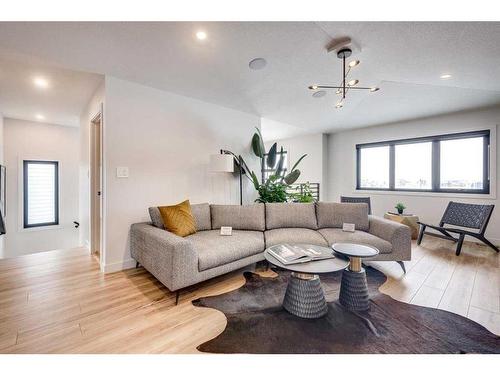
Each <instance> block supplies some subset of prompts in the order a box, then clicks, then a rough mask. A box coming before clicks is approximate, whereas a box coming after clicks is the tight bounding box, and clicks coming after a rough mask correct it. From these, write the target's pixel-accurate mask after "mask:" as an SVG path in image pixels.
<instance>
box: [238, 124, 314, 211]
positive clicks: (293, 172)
mask: <svg viewBox="0 0 500 375" xmlns="http://www.w3.org/2000/svg"><path fill="white" fill-rule="evenodd" d="M256 129H257V132H256V133H255V134H254V135H253V137H252V151H253V153H254V154H255V155H256V156H257V157H259V158H260V165H261V172H262V175H261V182H259V179H258V177H257V175H256V174H255V172H254V171H252V170H250V169H249V168H248V165H247V163H245V160H243V158H242V157H241V155H239V156H238V157H236V155H234V154H233V155H234V157H235V159H236V160H237V164H238V166H239V167H241V168H242V169H243V171H244V175H245V176H246V177H247V178H248V179H249V180H250V181H251V182H252V183H253V185H254V187H255V190H257V192H258V194H259V198H257V199H256V200H255V201H256V202H260V203H268V202H287V201H288V198H289V194H288V193H287V188H288V187H289V186H290V185H292V184H293V183H294V182H295V181H297V179H298V178H299V177H300V170H299V169H297V166H298V165H299V163H300V162H301V161H302V159H304V158H305V157H306V156H307V154H304V155H302V156H301V157H300V158H299V159H298V160H297V162H296V163H295V164H294V165H293V166H292V168H291V169H290V170H289V171H287V172H288V173H286V174H285V166H284V165H283V164H284V158H283V157H282V155H283V147H281V150H280V151H279V152H278V145H277V144H276V143H274V144H273V145H272V146H271V148H270V149H269V151H268V152H267V153H266V149H265V146H264V141H263V138H262V134H261V133H260V130H259V128H256ZM266 156H267V157H266ZM265 166H267V168H270V169H271V168H273V169H275V172H274V174H272V175H271V176H269V177H268V178H267V179H264V173H263V171H264V167H265ZM303 199H304V198H303Z"/></svg>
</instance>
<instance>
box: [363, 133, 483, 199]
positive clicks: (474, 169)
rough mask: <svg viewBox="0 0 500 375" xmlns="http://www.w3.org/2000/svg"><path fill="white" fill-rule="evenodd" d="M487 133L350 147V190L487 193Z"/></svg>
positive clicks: (459, 134) (447, 135) (450, 135)
mask: <svg viewBox="0 0 500 375" xmlns="http://www.w3.org/2000/svg"><path fill="white" fill-rule="evenodd" d="M489 145H490V131H489V130H485V131H477V132H469V133H458V134H446V135H439V136H432V137H422V138H413V139H402V140H395V141H386V142H377V143H368V144H359V145H356V151H357V181H356V188H357V189H362V190H389V191H391V190H397V191H430V192H439V193H449V192H458V193H480V194H489V192H490V183H489Z"/></svg>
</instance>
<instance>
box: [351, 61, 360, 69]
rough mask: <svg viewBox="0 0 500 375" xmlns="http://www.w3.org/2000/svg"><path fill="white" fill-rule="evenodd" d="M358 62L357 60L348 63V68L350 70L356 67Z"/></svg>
mask: <svg viewBox="0 0 500 375" xmlns="http://www.w3.org/2000/svg"><path fill="white" fill-rule="evenodd" d="M359 63H360V61H359V60H352V61H351V62H350V63H349V66H350V67H351V68H354V67H355V66H356V65H359Z"/></svg>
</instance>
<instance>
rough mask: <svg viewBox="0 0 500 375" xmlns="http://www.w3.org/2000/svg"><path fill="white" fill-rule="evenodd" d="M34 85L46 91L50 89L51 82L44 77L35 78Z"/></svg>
mask: <svg viewBox="0 0 500 375" xmlns="http://www.w3.org/2000/svg"><path fill="white" fill-rule="evenodd" d="M33 83H34V84H35V86H36V87H39V88H41V89H46V88H47V87H49V81H47V80H46V79H45V78H43V77H35V78H33Z"/></svg>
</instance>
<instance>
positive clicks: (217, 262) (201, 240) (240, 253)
mask: <svg viewBox="0 0 500 375" xmlns="http://www.w3.org/2000/svg"><path fill="white" fill-rule="evenodd" d="M185 238H186V239H187V240H189V241H190V242H191V243H192V244H193V247H194V250H195V251H196V252H197V254H198V269H199V270H200V272H201V271H204V270H207V269H210V268H214V267H218V266H222V265H224V264H228V263H231V262H234V261H236V260H239V259H243V258H246V257H249V256H252V255H255V254H258V253H261V252H263V251H264V234H263V233H262V232H259V231H248V230H243V231H242V230H233V234H232V235H231V236H221V235H220V231H219V230H207V231H203V232H196V233H195V234H192V235H190V236H187V237H185Z"/></svg>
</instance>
